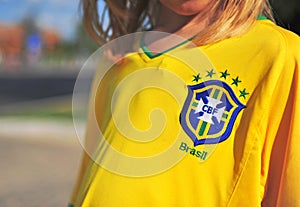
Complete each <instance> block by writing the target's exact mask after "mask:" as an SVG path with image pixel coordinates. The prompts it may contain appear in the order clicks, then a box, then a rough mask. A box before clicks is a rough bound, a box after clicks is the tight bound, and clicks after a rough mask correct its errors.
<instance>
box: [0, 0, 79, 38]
mask: <svg viewBox="0 0 300 207" xmlns="http://www.w3.org/2000/svg"><path fill="white" fill-rule="evenodd" d="M78 2H79V0H0V24H13V23H17V22H19V21H20V20H22V19H23V18H24V17H25V16H26V15H31V16H33V17H34V18H35V20H36V23H37V26H39V27H40V28H52V29H55V30H56V31H57V32H58V33H59V34H60V35H61V36H62V37H63V38H64V39H69V38H72V36H73V34H74V29H75V26H76V24H77V23H78V21H79V20H80V16H79V12H78Z"/></svg>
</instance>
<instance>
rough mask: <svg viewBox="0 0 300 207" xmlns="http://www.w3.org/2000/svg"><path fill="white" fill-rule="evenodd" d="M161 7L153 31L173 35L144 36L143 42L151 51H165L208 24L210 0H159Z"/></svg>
mask: <svg viewBox="0 0 300 207" xmlns="http://www.w3.org/2000/svg"><path fill="white" fill-rule="evenodd" d="M160 2H161V9H160V16H159V18H158V19H159V21H158V23H157V26H156V27H155V28H154V29H153V31H159V32H166V33H170V34H174V35H176V36H174V35H169V36H165V37H163V38H158V39H159V40H157V39H155V38H153V37H151V38H153V39H151V38H149V37H148V38H147V37H146V38H145V43H146V45H147V46H148V48H149V49H150V51H152V52H153V53H159V52H162V51H165V50H167V49H169V48H171V47H173V46H175V45H177V44H179V43H181V42H182V41H183V39H182V38H178V37H179V36H180V37H183V38H184V39H189V38H191V37H193V36H195V35H196V34H197V33H199V32H200V31H201V30H203V29H204V28H205V27H207V25H208V24H209V16H208V15H206V11H207V8H208V7H209V4H210V3H211V2H212V0H160Z"/></svg>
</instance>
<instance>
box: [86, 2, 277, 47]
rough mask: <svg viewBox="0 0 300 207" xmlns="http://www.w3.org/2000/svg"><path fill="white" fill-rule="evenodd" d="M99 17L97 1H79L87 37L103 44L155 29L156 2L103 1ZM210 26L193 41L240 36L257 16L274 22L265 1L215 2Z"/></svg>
mask: <svg viewBox="0 0 300 207" xmlns="http://www.w3.org/2000/svg"><path fill="white" fill-rule="evenodd" d="M105 2H106V6H105V9H104V10H103V12H102V14H99V10H98V1H97V0H81V8H82V11H83V24H84V26H85V28H86V30H87V31H88V33H89V34H90V36H91V37H92V38H93V39H94V40H95V41H96V42H97V43H98V44H103V43H105V42H108V41H110V40H112V39H114V38H117V37H119V36H122V35H125V34H129V33H132V32H136V31H141V30H146V29H149V28H153V27H155V25H156V23H157V17H158V12H157V11H158V10H159V6H160V3H159V0H105ZM207 11H209V12H206V14H207V15H210V22H209V26H208V27H207V28H205V29H204V30H203V31H201V32H200V33H199V34H198V35H197V36H196V37H195V38H194V40H193V41H194V42H195V43H196V44H197V45H205V44H209V43H214V42H218V41H220V40H223V39H226V38H229V37H232V36H237V35H240V34H243V33H244V32H246V31H247V29H249V28H251V26H252V25H253V23H254V22H255V20H256V19H257V17H258V16H259V15H264V16H266V17H267V18H268V19H270V20H272V21H274V18H273V15H272V10H271V7H270V4H269V2H268V0H218V1H214V2H212V3H211V4H210V6H209V8H207Z"/></svg>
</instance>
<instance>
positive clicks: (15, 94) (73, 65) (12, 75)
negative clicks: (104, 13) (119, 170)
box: [0, 0, 300, 207]
mask: <svg viewBox="0 0 300 207" xmlns="http://www.w3.org/2000/svg"><path fill="white" fill-rule="evenodd" d="M271 3H272V5H273V7H274V13H275V17H276V19H277V21H278V24H279V25H281V26H283V27H285V28H288V29H290V30H292V31H294V32H296V33H298V34H300V4H299V0H273V1H272V2H271ZM101 6H102V4H101V3H100V7H101ZM96 49H97V47H96V45H95V44H94V43H93V42H92V41H91V39H90V38H89V37H88V36H87V35H86V33H85V32H84V30H83V28H82V24H81V22H80V15H79V12H78V2H77V1H71V0H64V1H60V0H44V1H41V0H22V1H17V0H0V166H1V170H0V206H1V207H6V206H9V207H11V206H14V207H17V206H23V207H24V206H25V207H26V206H30V207H33V206H66V205H67V202H68V198H69V195H70V193H71V189H72V185H73V183H74V180H75V177H76V173H77V168H78V164H79V159H80V152H81V147H80V144H79V142H78V141H77V138H76V133H75V131H74V128H73V123H72V106H71V99H72V91H73V87H74V83H75V80H76V76H77V74H78V72H79V70H80V68H81V67H82V65H83V63H84V61H85V60H86V59H87V58H88V57H89V55H91V54H92V53H93V52H94V51H95V50H96Z"/></svg>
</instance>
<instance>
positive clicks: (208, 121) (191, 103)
mask: <svg viewBox="0 0 300 207" xmlns="http://www.w3.org/2000/svg"><path fill="white" fill-rule="evenodd" d="M245 107H246V106H244V105H243V104H242V103H241V102H240V101H239V100H238V98H237V97H236V96H235V94H234V92H233V90H232V89H231V88H230V86H229V85H228V84H227V83H225V82H222V81H219V80H208V81H206V82H202V83H199V84H197V85H191V86H188V96H187V98H186V101H185V103H184V106H183V109H182V111H181V115H180V124H181V126H182V128H183V129H184V131H185V132H186V133H187V135H188V136H189V137H190V138H191V139H192V140H193V142H194V146H197V145H201V144H216V143H219V142H222V141H224V140H226V139H227V138H228V137H229V135H230V134H231V131H232V127H233V125H234V122H235V120H236V118H237V115H238V114H239V112H240V111H241V110H242V109H243V108H245Z"/></svg>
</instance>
